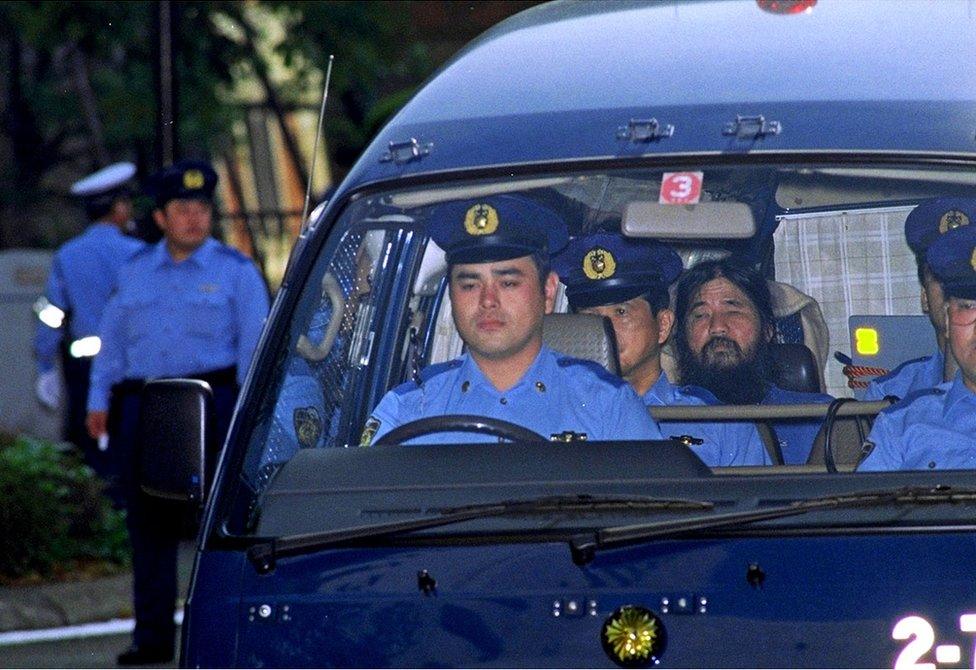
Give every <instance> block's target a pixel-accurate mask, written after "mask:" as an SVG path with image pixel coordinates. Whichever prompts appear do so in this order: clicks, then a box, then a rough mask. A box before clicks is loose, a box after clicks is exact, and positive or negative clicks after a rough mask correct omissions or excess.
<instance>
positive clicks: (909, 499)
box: [569, 485, 976, 565]
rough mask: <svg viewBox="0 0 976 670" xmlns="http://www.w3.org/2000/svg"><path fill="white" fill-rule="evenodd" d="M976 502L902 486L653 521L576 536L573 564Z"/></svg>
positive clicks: (960, 492) (962, 494) (958, 494)
mask: <svg viewBox="0 0 976 670" xmlns="http://www.w3.org/2000/svg"><path fill="white" fill-rule="evenodd" d="M963 502H976V489H972V488H964V489H954V488H952V487H950V486H946V485H938V486H931V487H929V486H903V487H899V488H892V489H878V490H874V491H858V492H856V493H849V494H845V495H836V496H825V497H822V498H809V499H806V500H796V501H794V502H792V503H790V504H788V505H780V506H777V507H768V508H766V509H758V510H747V511H742V512H727V513H725V514H708V515H699V516H694V517H690V518H683V519H674V520H668V521H654V522H651V523H642V524H636V525H630V526H614V527H612V528H602V529H600V530H597V531H595V532H593V533H584V534H581V535H577V536H576V537H574V538H573V539H571V540H570V542H569V549H570V552H571V553H572V556H573V562H574V563H576V564H577V565H586V564H587V563H589V562H590V561H592V560H593V558H594V556H595V555H596V551H597V550H598V549H608V548H612V547H619V546H624V545H629V544H637V543H640V542H647V541H650V540H656V539H660V538H665V537H673V536H676V535H684V534H686V533H693V532H697V531H703V530H713V529H717V528H732V527H736V526H745V525H749V524H753V523H757V522H760V521H771V520H773V519H783V518H786V517H791V516H799V515H801V514H806V513H808V512H814V511H818V510H825V509H835V508H844V507H847V508H849V507H878V506H881V505H891V504H899V505H905V504H912V505H915V504H946V503H963Z"/></svg>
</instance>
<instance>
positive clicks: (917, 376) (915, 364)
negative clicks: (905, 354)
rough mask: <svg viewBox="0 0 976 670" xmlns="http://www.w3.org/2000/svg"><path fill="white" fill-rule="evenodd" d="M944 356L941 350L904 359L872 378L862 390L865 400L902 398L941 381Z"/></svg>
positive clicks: (936, 384)
mask: <svg viewBox="0 0 976 670" xmlns="http://www.w3.org/2000/svg"><path fill="white" fill-rule="evenodd" d="M944 368H945V357H944V356H943V355H942V352H941V351H938V352H936V353H934V354H932V355H931V356H925V357H923V358H916V359H915V360H911V361H906V362H904V363H902V364H901V365H899V366H898V367H897V368H895V369H894V370H892V371H891V372H889V373H888V374H886V375H882V376H880V377H877V378H876V379H872V380H871V382H870V383H869V384H868V388H867V390H866V391H865V392H864V399H865V400H883V399H884V398H885V396H889V395H893V396H896V397H898V398H904V397H906V396H907V395H908V394H909V393H911V392H913V391H921V390H923V389H929V388H932V387H933V386H938V385H939V384H941V383H942V381H943V380H942V375H943V374H945V373H944V371H943V370H944Z"/></svg>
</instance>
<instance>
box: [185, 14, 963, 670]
mask: <svg viewBox="0 0 976 670" xmlns="http://www.w3.org/2000/svg"><path fill="white" fill-rule="evenodd" d="M787 6H788V7H787ZM787 8H791V9H799V10H802V11H797V12H793V13H784V12H783V10H784V9H787ZM973 34H976V5H974V4H973V3H972V2H969V1H967V0H960V1H958V2H940V3H929V2H922V1H920V2H911V1H910V0H906V1H905V2H899V3H868V2H862V3H837V2H830V1H829V0H821V1H820V2H816V1H812V0H811V1H806V2H804V1H800V2H781V3H772V2H765V1H763V0H759V1H758V2H749V1H745V2H690V3H670V2H668V3H655V4H650V5H644V4H642V3H630V2H626V3H558V2H557V3H553V4H552V5H547V6H542V7H536V8H533V9H530V10H528V11H526V12H523V13H522V14H520V15H518V16H516V17H513V18H512V19H510V20H509V21H507V22H505V23H503V24H501V25H499V26H498V27H496V28H495V29H493V30H491V31H489V32H488V33H486V34H485V35H483V36H482V37H481V38H479V40H478V41H476V42H475V43H474V44H473V45H471V46H469V47H468V48H467V49H466V50H465V51H464V52H462V54H460V55H459V56H458V57H456V58H455V59H454V60H453V61H451V62H450V63H448V64H447V65H446V66H445V67H444V68H443V69H442V70H441V71H440V73H438V75H436V76H435V77H434V78H432V79H431V81H430V82H428V83H427V84H426V85H425V86H424V87H423V88H422V89H421V90H420V91H419V92H418V93H417V95H416V96H415V97H414V99H413V100H412V101H411V102H409V103H408V104H407V105H406V107H405V108H404V109H403V110H402V111H401V112H400V113H399V114H398V115H397V116H396V117H395V118H394V119H393V120H392V121H391V122H390V124H389V125H388V126H387V127H386V128H385V129H384V130H383V131H382V132H381V133H380V135H379V136H378V137H377V139H376V141H375V142H374V144H373V145H372V146H371V147H370V148H369V149H368V150H367V151H366V153H365V154H364V155H363V157H362V158H361V160H360V161H359V163H358V164H357V166H356V168H355V169H354V170H353V172H352V173H351V174H350V175H349V177H348V178H347V180H346V181H345V182H344V183H343V185H342V186H340V187H339V189H338V190H337V192H336V194H335V196H334V197H333V198H332V199H331V200H330V202H329V204H328V206H327V207H326V208H325V210H324V212H323V213H322V214H321V215H320V216H319V217H318V219H317V220H316V221H315V222H314V224H313V225H312V226H311V227H310V229H309V230H308V231H306V232H305V233H304V234H303V237H302V239H301V240H300V241H299V245H298V250H297V252H296V253H297V254H298V255H296V256H295V257H294V258H293V260H292V263H291V267H290V270H289V273H288V275H287V276H286V278H285V281H284V283H283V285H282V290H281V292H280V294H279V296H278V299H277V301H276V303H275V306H274V310H273V315H272V319H271V321H270V323H269V326H268V328H267V329H266V332H265V334H264V340H263V344H262V346H261V350H260V354H259V356H258V357H257V360H256V362H255V364H254V366H253V368H252V370H251V372H250V376H249V379H248V383H247V386H246V390H245V392H244V393H243V394H242V398H241V401H240V405H239V407H238V412H237V416H236V419H235V422H234V427H233V429H232V430H231V434H230V436H229V437H228V440H227V442H226V446H225V452H224V457H223V460H222V463H221V467H220V472H219V473H218V475H217V481H216V484H215V487H214V490H213V491H212V492H210V493H209V494H208V497H209V502H208V506H207V512H206V524H205V527H204V529H203V532H202V534H201V543H200V551H199V554H198V561H197V566H196V571H195V575H194V581H193V586H192V590H191V597H190V601H189V603H188V607H187V612H188V615H187V622H186V624H185V632H184V647H183V658H182V661H183V663H184V664H185V665H190V666H230V665H247V666H278V667H288V666H319V667H325V666H337V665H338V666H372V667H380V666H413V667H420V666H425V667H426V666H458V665H459V666H505V667H512V666H534V667H567V666H589V667H593V666H608V665H613V664H617V665H621V666H624V667H647V666H650V665H654V664H660V665H662V666H678V667H681V666H712V667H717V666H723V667H724V666H730V667H743V666H750V667H759V666H804V667H807V666H809V667H814V666H833V667H839V666H861V667H863V666H871V667H878V666H889V667H890V666H894V667H907V666H909V665H912V664H915V663H928V664H930V665H928V666H927V667H942V666H945V667H948V666H952V665H956V664H959V663H966V664H972V663H973V662H974V661H976V658H974V657H973V645H972V634H973V632H974V631H976V624H974V621H976V609H973V608H974V603H976V581H974V580H973V575H974V572H976V551H974V544H973V538H974V536H976V535H974V531H976V528H974V524H973V515H974V510H976V507H974V504H976V487H973V486H972V473H971V472H970V471H969V470H968V469H962V470H958V469H956V470H952V469H948V470H932V469H929V468H923V469H922V470H917V471H909V470H904V471H884V472H872V473H865V472H859V471H857V470H856V467H857V465H858V463H859V462H860V461H861V460H862V459H863V458H864V457H865V455H866V454H867V453H869V452H870V447H868V448H865V442H866V441H867V440H868V438H869V436H870V435H871V430H872V424H873V422H874V421H875V417H876V415H877V414H878V413H879V412H880V411H884V410H885V408H886V407H888V405H889V404H890V403H891V402H893V399H891V398H887V399H883V400H872V401H865V400H863V399H862V398H863V397H864V387H865V386H866V385H867V382H868V381H870V379H872V378H873V377H876V376H881V375H883V374H885V373H886V372H888V371H890V370H892V369H894V368H895V367H896V366H897V365H898V364H900V363H901V362H904V361H907V360H911V359H915V358H919V357H924V356H932V355H941V356H942V358H940V359H939V360H940V361H941V362H943V363H944V365H943V369H942V370H941V371H940V372H941V378H940V379H939V380H938V381H943V380H947V381H948V382H950V383H951V381H952V380H953V379H954V378H955V375H956V371H955V369H954V368H953V363H954V361H953V360H952V357H951V355H948V356H946V355H945V352H944V351H942V350H940V349H939V347H940V344H941V342H940V341H939V340H938V339H937V338H936V336H935V333H934V331H933V330H932V327H931V325H930V323H929V320H928V318H927V317H926V316H925V314H923V312H922V311H921V309H920V295H921V293H922V289H921V286H920V284H919V269H918V266H917V264H916V256H915V254H914V253H913V251H912V249H911V248H910V247H909V246H908V244H907V243H906V239H905V221H906V217H907V216H908V214H909V213H910V212H911V211H912V210H913V209H914V208H915V207H916V206H917V205H918V204H919V203H920V202H923V201H927V200H929V199H932V198H949V197H952V198H963V199H970V198H976V170H974V167H976V44H974V42H973V40H972V39H971V37H972V35H973ZM946 45H951V47H952V48H951V49H946ZM500 195H513V196H518V197H519V198H524V199H527V200H530V201H533V202H535V203H538V204H539V205H542V206H544V207H546V208H548V209H549V210H551V211H553V212H556V213H557V214H558V215H559V217H560V218H561V219H563V220H564V221H565V222H566V225H567V226H568V229H569V233H570V235H571V236H572V237H574V238H578V237H580V236H584V235H588V234H591V233H596V232H601V231H602V232H612V233H615V234H618V235H622V236H625V237H631V238H640V239H649V240H657V241H659V242H662V243H664V244H667V245H668V246H670V247H671V248H672V249H674V250H675V251H676V252H677V253H678V255H679V256H680V258H681V261H682V265H683V267H684V268H686V269H687V268H690V267H692V266H694V265H695V264H696V263H700V262H702V261H705V260H710V259H721V258H732V259H734V260H735V261H737V262H739V263H743V264H747V265H749V266H750V267H753V268H757V269H758V270H759V271H760V272H761V273H762V276H763V277H764V278H765V279H766V284H767V287H768V288H769V291H770V295H771V298H772V315H773V329H772V332H770V336H771V339H772V344H771V347H773V348H777V350H778V351H780V352H782V353H781V354H776V356H777V357H776V358H775V363H776V364H775V365H773V366H772V367H771V369H770V371H769V375H770V377H769V379H770V380H772V381H771V383H775V384H776V385H777V386H778V387H781V388H782V389H784V390H785V391H790V392H800V391H804V392H811V391H813V392H816V393H817V394H818V395H817V396H816V398H824V397H825V395H829V396H832V397H833V398H837V399H839V401H835V402H823V401H820V400H818V401H816V402H805V401H804V402H801V403H799V404H796V403H793V404H786V405H778V404H748V405H734V406H733V405H723V404H721V403H718V404H710V403H701V404H695V405H664V406H656V407H651V408H650V412H651V414H652V416H654V417H655V419H656V420H657V421H659V422H662V423H668V422H671V423H674V422H680V424H681V425H683V426H684V425H691V426H694V425H695V424H703V423H708V424H716V423H725V424H735V425H739V426H742V427H744V428H745V429H746V430H747V431H750V432H749V434H754V435H756V436H757V437H756V439H757V440H761V441H762V444H763V445H764V446H763V448H764V449H765V450H766V451H765V452H764V453H765V456H764V457H763V461H762V462H764V463H769V464H767V465H750V466H744V467H723V466H715V465H714V464H712V467H709V464H707V463H705V462H703V460H702V459H701V458H699V454H698V452H696V450H695V449H694V437H695V436H694V435H690V436H687V437H689V438H690V439H689V440H687V441H684V443H683V442H682V441H655V442H642V441H627V440H621V439H611V440H603V441H593V440H582V439H575V440H574V439H572V438H573V436H572V435H570V436H568V437H567V436H564V437H566V440H560V441H554V442H531V441H523V440H521V439H516V440H515V441H511V440H505V439H504V438H503V439H502V440H498V441H496V440H494V439H492V441H491V442H489V443H486V442H484V438H483V436H480V437H479V438H478V439H473V438H472V439H470V440H466V439H465V438H464V433H463V432H462V431H463V430H465V429H466V426H469V425H470V424H465V423H464V422H463V421H461V420H459V419H449V420H445V421H443V422H435V425H434V426H433V428H432V430H435V431H447V432H449V433H450V434H451V435H452V437H453V436H454V435H455V434H458V437H457V439H454V440H452V441H453V442H456V443H453V444H437V445H432V444H426V445H425V444H424V439H423V436H420V437H416V438H412V439H410V440H409V442H410V444H378V445H377V444H373V446H360V444H361V443H364V444H370V443H372V442H373V440H372V436H373V434H375V432H376V430H377V426H375V425H371V422H370V417H371V411H372V410H373V408H374V407H376V405H377V404H378V403H379V401H380V399H381V398H382V397H383V396H384V394H386V393H387V392H388V391H389V390H390V389H392V388H395V387H397V386H399V385H401V384H404V383H412V384H419V385H422V384H423V383H424V379H425V377H424V374H425V373H424V371H425V370H429V369H430V367H431V366H434V365H437V364H440V363H444V362H446V361H451V360H453V359H456V358H458V357H459V356H464V355H465V347H464V343H463V341H462V340H461V338H460V336H459V335H458V332H457V330H456V328H455V327H454V323H453V321H452V316H451V304H450V295H449V291H448V280H449V276H448V267H447V263H446V260H445V257H444V252H443V250H442V249H440V248H439V247H438V246H437V245H436V244H434V243H433V242H432V241H431V239H430V236H429V227H430V225H431V222H432V220H433V218H434V217H435V216H436V213H437V212H438V210H439V209H440V208H443V207H445V206H449V205H451V204H452V203H460V202H469V201H475V202H477V201H479V199H480V200H486V199H490V198H493V197H497V196H500ZM599 260H600V263H601V266H600V267H601V268H604V269H603V270H601V272H602V271H605V268H606V263H607V259H606V257H605V256H604V257H601V258H600V259H599ZM974 271H976V270H974ZM554 311H555V312H557V313H566V312H569V311H570V309H569V305H568V302H567V300H566V297H565V295H564V292H563V291H562V289H561V290H560V292H559V294H558V295H557V299H556V305H555V310H554ZM547 323H552V324H555V325H551V326H548V328H549V329H550V332H549V333H548V334H547V337H551V338H553V339H551V340H547V341H549V342H559V344H558V345H550V346H554V347H555V346H558V347H563V348H566V349H569V348H572V351H571V352H570V353H571V355H573V356H576V357H584V358H592V359H593V360H596V361H599V364H601V365H604V366H605V367H606V368H607V369H608V370H611V371H615V370H618V369H619V367H618V364H619V361H618V360H616V358H615V356H616V352H615V348H614V341H613V336H612V333H613V331H612V328H611V329H610V330H607V329H605V328H604V325H603V324H602V323H601V322H600V320H599V319H595V320H586V319H584V320H582V321H572V323H573V324H574V325H573V326H572V327H571V329H570V330H569V331H568V332H567V331H565V330H560V328H565V327H560V326H559V325H558V323H559V321H558V319H556V320H552V321H549V322H547ZM563 323H568V322H566V321H564V322H563ZM593 324H595V325H593ZM591 328H592V330H591ZM584 329H585V330H584ZM908 333H912V335H911V336H909V335H907V334H908ZM679 336H681V334H677V335H674V334H673V335H672V337H671V340H670V341H669V342H668V343H666V344H665V345H664V347H663V350H662V353H661V365H662V368H663V371H664V374H666V375H667V377H668V379H670V380H672V381H674V382H675V383H676V384H677V383H680V381H681V367H680V365H679V364H678V361H677V359H676V356H675V346H674V338H675V337H679ZM608 352H609V353H608ZM608 356H609V358H608ZM783 397H786V396H783ZM790 397H793V396H790ZM789 422H794V423H796V422H806V423H807V424H811V423H812V425H813V426H814V428H815V430H814V431H813V433H812V434H811V437H810V442H809V444H808V445H805V449H804V451H803V457H802V458H800V459H798V460H794V461H793V462H792V464H789V463H786V464H782V463H783V461H782V460H780V459H782V458H783V456H784V453H783V450H782V449H781V448H780V447H783V446H786V445H785V440H781V439H780V438H779V437H778V436H777V431H776V430H769V426H770V425H773V426H777V425H787V424H789ZM475 423H477V421H475ZM566 430H567V431H573V430H574V428H573V426H566ZM727 434H730V435H731V434H735V433H732V432H729V433H727ZM738 434H743V433H738ZM814 436H815V437H814ZM544 437H549V436H548V435H546V436H544ZM668 437H670V436H669V435H668ZM967 440H969V441H976V436H974V435H967V434H962V435H961V437H960V445H962V447H963V448H964V447H965V445H966V443H967ZM431 441H434V440H431ZM781 442H783V444H781ZM974 456H976V450H974Z"/></svg>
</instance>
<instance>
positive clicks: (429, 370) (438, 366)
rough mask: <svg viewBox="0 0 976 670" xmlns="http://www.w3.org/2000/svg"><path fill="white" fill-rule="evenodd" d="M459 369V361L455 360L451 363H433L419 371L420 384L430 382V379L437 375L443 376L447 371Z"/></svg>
mask: <svg viewBox="0 0 976 670" xmlns="http://www.w3.org/2000/svg"><path fill="white" fill-rule="evenodd" d="M459 367H461V359H459V358H455V359H454V360H451V361H445V362H444V363H435V364H434V365H428V366H427V367H425V368H424V369H423V370H421V371H420V383H421V384H423V383H424V382H427V381H430V380H431V379H432V378H434V377H436V376H437V375H439V374H443V373H445V372H447V371H449V370H454V369H456V368H459Z"/></svg>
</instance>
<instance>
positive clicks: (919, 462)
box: [857, 373, 976, 471]
mask: <svg viewBox="0 0 976 670" xmlns="http://www.w3.org/2000/svg"><path fill="white" fill-rule="evenodd" d="M868 441H869V442H871V443H872V444H874V449H873V450H872V451H871V453H870V454H868V456H867V458H865V459H864V461H863V462H862V463H861V464H860V465H859V466H858V468H857V469H858V470H859V471H871V470H933V469H963V468H965V469H969V468H976V393H974V392H973V391H972V390H971V389H970V388H969V387H968V386H966V383H965V382H964V381H963V379H962V373H959V374H957V375H956V377H955V378H954V379H953V380H952V381H951V382H944V383H942V384H939V385H938V386H936V387H935V388H930V389H926V390H923V391H916V392H915V393H912V394H910V395H909V396H908V397H906V398H904V399H903V400H902V401H901V402H898V403H895V404H894V405H892V406H891V407H888V408H886V409H884V410H883V411H882V412H881V413H880V414H878V418H877V419H875V421H874V426H873V428H872V429H871V434H870V435H868Z"/></svg>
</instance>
